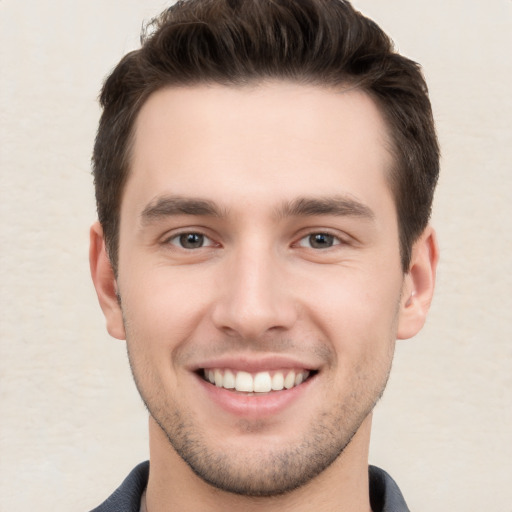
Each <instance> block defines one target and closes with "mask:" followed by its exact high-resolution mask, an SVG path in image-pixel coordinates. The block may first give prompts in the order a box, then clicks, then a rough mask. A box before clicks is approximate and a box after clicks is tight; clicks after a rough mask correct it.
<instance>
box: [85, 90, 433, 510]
mask: <svg viewBox="0 0 512 512" xmlns="http://www.w3.org/2000/svg"><path fill="white" fill-rule="evenodd" d="M388 147H389V142H388V133H387V127H386V125H385V123H384V121H383V119H382V116H381V115H380V113H379V111H378V109H377V107H376V106H375V104H374V103H373V101H372V100H371V99H370V98H369V97H368V96H367V95H365V94H364V93H362V92H360V91H357V90H349V91H334V90H330V89H324V88H320V87H312V86H311V87H309V86H304V85H296V84H291V83H285V82H276V83H268V84H261V85H258V86H254V87H244V88H230V87H224V86H209V87H206V86H198V87H191V88H179V89H178V88H174V89H166V90H162V91H159V92H156V93H154V94H153V95H152V96H151V97H150V98H149V99H148V101H147V103H146V104H145V105H144V106H143V108H142V110H141V112H140V114H139V116H138V119H137V122H136V132H135V139H134V146H133V153H132V162H131V171H130V177H129V179H128V182H127V184H126V188H125V190H124V193H123V198H122V204H121V225H120V246H119V267H118V268H119V270H118V276H117V279H116V278H114V275H113V273H112V269H111V266H110V263H109V261H108V257H107V255H106V251H105V244H104V240H103V234H102V230H101V226H99V225H98V224H95V225H94V226H93V227H92V229H91V255H90V256H91V270H92V276H93V280H94V282H95V286H96V289H97V292H98V297H99V300H100V304H101V306H102V309H103V311H104V313H105V316H106V320H107V328H108V330H109V332H110V334H111V335H112V336H114V337H116V338H119V339H125V338H126V340H127V346H128V353H129V358H130V364H131V366H132V371H133V374H134V377H135V380H136V383H137V386H138V389H139V392H140V393H141V396H142V397H143V399H144V401H145V403H146V405H147V407H148V410H149V411H150V415H151V416H150V452H151V457H150V459H151V472H150V479H149V484H148V489H147V497H146V499H147V505H148V509H149V510H151V512H158V511H164V510H183V511H186V510H197V508H198V507H200V509H201V510H205V511H217V510H218V511H221V510H222V511H225V510H238V509H240V507H242V509H243V510H249V511H250V510H266V511H269V510H280V511H283V510H292V509H293V510H295V511H300V510H310V504H311V503H312V502H314V503H315V510H319V511H322V510H326V511H327V510H345V509H346V510H353V511H369V510H370V505H369V501H368V476H367V464H368V445H369V437H370V426H371V412H372V410H373V407H374V405H375V403H376V401H377V400H378V399H379V397H380V396H381V394H382V392H383V390H384V387H385V385H386V381H387V378H388V374H389V370H390V368H391V362H392V357H393V352H394V346H395V340H396V339H397V338H408V337H411V336H413V335H414V334H416V333H417V332H418V331H419V330H420V329H421V327H422V326H423V323H424V320H425V316H426V313H427V311H428V308H429V305H430V301H431V298H432V292H433V286H434V277H435V267H436V263H437V252H438V251H437V245H436V241H435V237H434V233H433V230H432V229H431V228H430V227H428V228H427V229H426V230H425V232H424V233H423V234H422V236H421V237H420V238H419V239H418V241H417V242H416V243H415V245H414V248H413V255H412V260H411V267H410V270H409V272H408V273H406V274H404V273H403V271H402V269H401V266H400V253H399V242H398V224H397V218H396V211H395V205H394V201H393V197H392V194H391V191H390V189H389V186H388V183H387V180H386V177H387V175H388V172H389V169H390V167H391V165H392V163H393V162H392V157H391V155H390V152H389V150H388ZM304 204H307V205H308V207H309V209H307V208H304V207H302V208H301V207H300V205H304ZM321 205H323V206H324V208H323V210H322V209H321V208H320V206H321ZM326 205H327V206H328V207H325V206H326ZM187 233H188V234H190V233H196V234H199V235H201V236H203V237H204V238H203V242H204V243H203V245H202V246H201V244H200V243H199V244H198V245H197V246H195V247H194V248H184V247H183V246H182V245H181V243H182V242H183V238H180V235H183V234H187ZM318 234H326V235H328V236H327V237H325V236H323V238H322V237H321V238H320V239H321V241H323V242H324V243H323V244H318V243H317V241H318V238H315V236H317V235H318ZM118 296H119V297H120V300H119V301H118ZM226 360H229V361H239V363H233V364H240V365H242V366H243V365H244V364H256V365H260V366H261V367H264V366H265V365H269V364H276V365H278V366H279V364H282V361H292V362H293V364H294V365H296V366H300V367H304V368H307V369H311V370H314V372H313V375H314V377H313V378H311V379H310V380H308V381H306V383H305V384H303V385H302V386H299V387H298V388H296V389H295V390H294V391H295V393H296V395H294V398H293V399H291V400H290V401H289V402H287V403H286V404H285V405H284V406H281V407H278V408H277V409H276V410H272V411H271V412H270V413H269V411H268V407H267V405H268V400H267V399H266V398H264V399H262V400H261V407H260V406H259V405H258V406H257V407H255V408H253V410H251V411H245V412H242V413H240V412H237V413H234V412H233V411H232V410H230V409H226V408H224V407H222V406H220V405H219V403H217V402H216V401H215V400H213V399H212V396H213V395H211V394H210V392H209V391H208V389H211V388H208V387H207V386H210V384H206V383H205V382H204V381H203V380H202V379H201V378H200V377H199V376H198V375H197V372H196V370H198V368H201V367H204V366H207V365H208V364H210V363H211V364H212V365H215V364H217V363H216V362H217V361H226ZM276 361H277V362H276ZM290 364H291V363H290ZM230 365H231V363H230ZM279 393H288V391H282V392H279ZM245 399H246V400H251V399H252V397H245ZM236 400H238V402H237V403H239V402H240V400H241V399H240V397H239V396H238V397H237V398H236ZM236 400H235V401H236ZM254 403H255V402H253V404H254Z"/></svg>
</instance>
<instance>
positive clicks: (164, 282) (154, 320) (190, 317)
mask: <svg viewBox="0 0 512 512" xmlns="http://www.w3.org/2000/svg"><path fill="white" fill-rule="evenodd" d="M200 274H201V273H200V272H198V273H196V275H195V276H194V277H193V278H191V276H190V274H186V273H185V272H183V271H180V270H179V269H176V268H172V267H169V268H155V269H153V270H151V269H149V270H146V271H145V272H143V273H141V274H140V275H137V272H136V271H134V272H132V273H130V276H129V279H127V280H126V286H123V281H122V280H120V293H121V299H122V305H123V311H124V314H125V320H126V322H127V324H128V325H127V332H128V333H129V335H130V336H131V337H132V338H133V339H134V341H135V340H136V341H137V343H138V344H142V345H143V346H144V350H145V351H147V352H153V353H157V352H161V351H162V350H165V351H167V352H169V350H170V351H171V356H172V352H173V351H174V350H176V349H178V348H179V346H180V344H181V343H182V342H183V341H184V340H187V339H188V338H189V336H190V335H191V334H192V333H193V331H194V330H196V329H197V328H198V326H199V324H200V323H201V320H202V318H203V317H204V316H205V312H206V310H207V308H208V298H207V297H208V296H209V293H208V290H207V289H206V288H205V286H202V285H201V284H202V283H203V279H202V276H201V275H200ZM206 282H207V281H206Z"/></svg>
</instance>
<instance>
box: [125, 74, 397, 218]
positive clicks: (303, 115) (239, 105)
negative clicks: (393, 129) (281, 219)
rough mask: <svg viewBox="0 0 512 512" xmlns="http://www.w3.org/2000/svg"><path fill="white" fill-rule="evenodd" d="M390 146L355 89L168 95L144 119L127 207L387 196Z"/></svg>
mask: <svg viewBox="0 0 512 512" xmlns="http://www.w3.org/2000/svg"><path fill="white" fill-rule="evenodd" d="M388 140H389V137H388V129H387V127H386V125H385V123H384V121H383V118H382V116H381V114H380V112H379V110H378V108H377V107H376V105H375V103H374V102H373V100H372V99H371V98H370V97H369V96H368V95H367V94H365V93H364V92H361V91H359V90H356V89H348V88H345V89H343V88H340V89H337V90H334V89H327V88H322V87H316V86H305V85H298V84H294V83H287V82H276V83H268V84H263V85H256V86H245V87H237V88H235V87H227V86H220V85H210V86H206V85H202V86H196V87H183V88H167V89H163V90H160V91H158V92H156V93H154V94H153V95H151V96H150V97H149V99H148V100H147V102H146V103H145V105H144V106H143V107H142V109H141V111H140V113H139V115H138V118H137V121H136V124H135V132H134V143H133V147H132V155H131V156H132V158H131V165H130V176H129V179H128V183H127V187H126V188H127V190H125V195H124V197H123V204H125V203H126V202H129V203H130V204H132V205H133V204H136V205H137V207H138V208H139V210H140V209H141V208H144V205H146V204H147V202H148V201H151V200H153V199H154V198H155V197H156V196H158V195H159V194H166V193H167V194H173V195H185V196H186V195H195V196H198V197H207V198H209V199H212V200H214V201H215V200H216V199H217V197H215V196H216V195H219V196H220V195H222V198H220V199H221V200H222V201H223V202H228V203H229V202H230V201H232V202H235V199H237V198H238V199H240V198H245V199H252V200H254V201H256V200H257V198H259V197H262V198H263V197H264V198H265V199H266V200H267V201H268V202H269V203H270V201H271V200H272V199H275V200H276V201H277V200H293V198H294V197H295V196H298V195H305V194H306V195H325V194H333V193H340V194H348V195H352V196H358V195H359V194H362V193H363V192H365V191H368V189H370V188H372V187H373V188H375V189H379V188H380V190H381V192H382V189H388V186H387V180H386V176H387V173H388V170H389V168H390V167H391V164H392V157H391V154H390V152H389V151H388V149H387V148H388V147H389V146H390V145H389V143H388ZM370 185H371V187H370ZM334 186H336V187H338V188H337V189H336V190H333V187H334ZM376 191H377V190H376ZM387 192H389V191H387ZM377 194H378V191H377ZM363 195H364V194H363ZM228 206H230V205H228Z"/></svg>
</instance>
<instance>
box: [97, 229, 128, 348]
mask: <svg viewBox="0 0 512 512" xmlns="http://www.w3.org/2000/svg"><path fill="white" fill-rule="evenodd" d="M89 264H90V267H91V276H92V281H93V283H94V287H95V288H96V294H97V295H98V300H99V302H100V306H101V309H102V311H103V314H104V315H105V319H106V321H107V331H108V332H109V334H110V335H111V336H113V337H114V338H117V339H119V340H124V339H125V332H124V324H123V314H122V311H121V306H120V304H119V300H118V296H117V282H116V278H115V276H114V271H113V269H112V265H111V264H110V259H109V257H108V254H107V249H106V247H105V238H104V237H103V228H102V227H101V224H100V223H99V222H95V223H94V224H93V225H92V226H91V231H90V245H89Z"/></svg>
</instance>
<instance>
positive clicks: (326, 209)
mask: <svg viewBox="0 0 512 512" xmlns="http://www.w3.org/2000/svg"><path fill="white" fill-rule="evenodd" d="M277 215H278V217H281V218H282V217H313V216H315V215H335V216H340V217H347V216H348V217H360V218H363V219H367V220H373V219H375V214H374V212H373V211H372V210H371V209H370V208H369V207H368V206H366V205H365V204H363V203H361V202H359V201H358V200H356V199H353V198H351V197H347V196H332V197H320V198H316V197H300V198H297V199H295V200H293V201H291V202H288V203H285V204H284V205H283V206H282V207H281V208H279V209H278V210H277Z"/></svg>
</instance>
